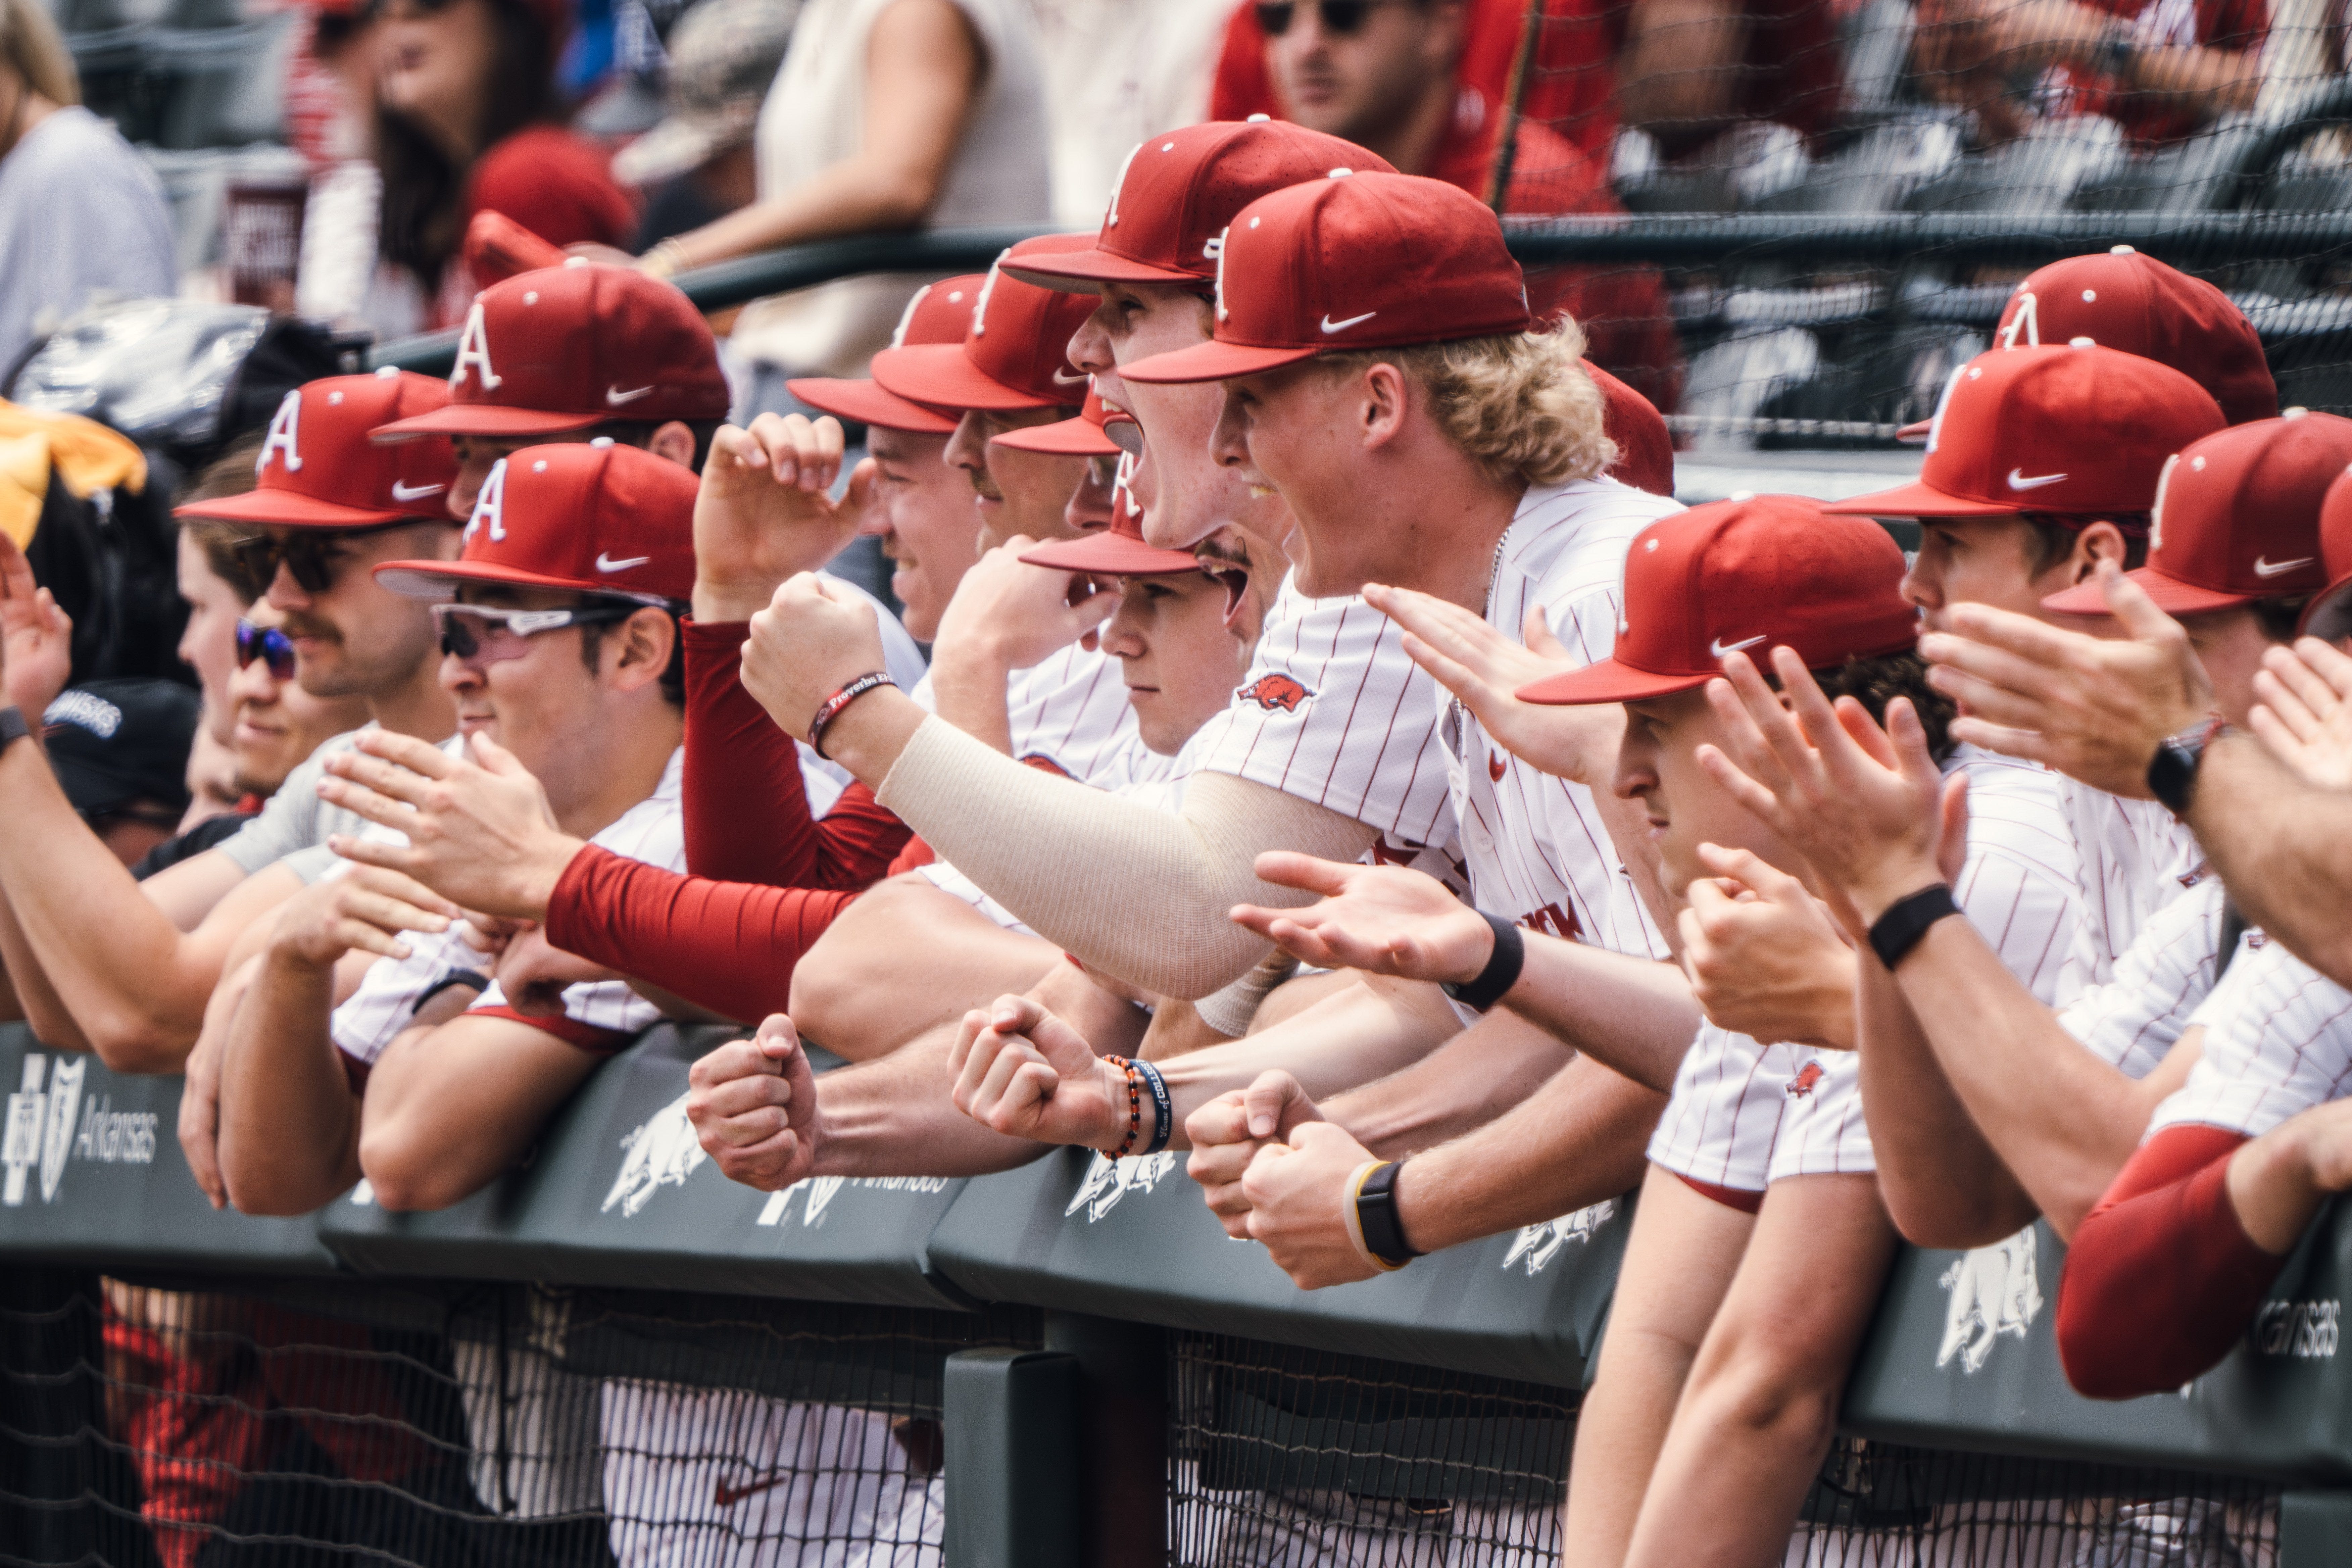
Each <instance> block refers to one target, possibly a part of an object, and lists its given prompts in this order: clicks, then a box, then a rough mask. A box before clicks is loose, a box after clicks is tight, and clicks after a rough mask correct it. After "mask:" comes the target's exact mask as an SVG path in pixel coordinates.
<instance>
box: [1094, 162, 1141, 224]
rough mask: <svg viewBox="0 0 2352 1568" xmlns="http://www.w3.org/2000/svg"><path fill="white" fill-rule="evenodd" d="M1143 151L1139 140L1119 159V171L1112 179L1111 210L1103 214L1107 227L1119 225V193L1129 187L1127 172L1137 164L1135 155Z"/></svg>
mask: <svg viewBox="0 0 2352 1568" xmlns="http://www.w3.org/2000/svg"><path fill="white" fill-rule="evenodd" d="M1142 151H1143V143H1142V142H1137V143H1136V144H1135V145H1134V146H1132V147H1129V149H1128V150H1127V156H1126V157H1124V158H1121V159H1120V160H1119V161H1118V174H1113V175H1112V176H1111V179H1110V210H1109V211H1108V212H1107V213H1105V214H1103V227H1105V228H1117V227H1118V193H1119V192H1121V191H1123V190H1125V189H1126V188H1127V172H1128V170H1129V169H1130V168H1133V167H1134V166H1135V155H1136V154H1137V153H1140V152H1142Z"/></svg>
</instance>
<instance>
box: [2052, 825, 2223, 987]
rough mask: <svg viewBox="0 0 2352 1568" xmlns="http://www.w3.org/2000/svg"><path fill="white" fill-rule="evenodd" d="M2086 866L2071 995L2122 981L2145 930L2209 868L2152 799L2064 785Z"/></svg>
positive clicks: (2191, 839)
mask: <svg viewBox="0 0 2352 1568" xmlns="http://www.w3.org/2000/svg"><path fill="white" fill-rule="evenodd" d="M2059 787H2060V790H2061V791H2062V793H2063V798H2064V800H2065V803H2066V818H2067V822H2068V824H2069V825H2070V826H2071V827H2072V829H2073V832H2074V849H2075V855H2076V858H2077V860H2078V861H2079V863H2080V865H2081V867H2082V873H2081V883H2082V892H2083V921H2082V924H2081V926H2080V927H2079V928H2078V929H2077V930H2076V931H2075V935H2074V946H2073V948H2072V950H2071V951H2070V952H2069V953H2068V955H2067V963H2068V967H2069V968H2070V970H2071V971H2072V973H2070V975H2069V976H2068V985H2069V988H2070V990H2071V991H2080V990H2081V989H2082V988H2083V987H2084V986H2086V985H2096V984H2102V983H2104V982H2105V981H2107V980H2110V979H2113V978H2114V976H2115V968H2116V959H2118V958H2120V957H2122V956H2123V953H2124V950H2125V949H2126V948H2128V947H2129V946H2131V944H2132V940H2133V938H2135V937H2137V935H2138V934H2139V928H2140V927H2141V926H2142V925H2144V924H2146V923H2147V921H2148V919H2149V918H2150V917H2151V916H2153V915H2154V914H2155V913H2156V911H2157V910H2160V909H2162V908H2163V907H2164V906H2165V905H2166V904H2168V903H2169V902H2171V901H2172V900H2174V899H2176V898H2178V897H2179V895H2180V893H2181V892H2182V890H2183V889H2186V888H2188V887H2189V884H2190V883H2191V882H2192V881H2194V880H2195V879H2196V876H2197V870H2198V868H2199V867H2200V866H2202V865H2203V864H2204V863H2205V852H2204V850H2203V849H2202V848H2200V847H2199V846H2198V843H2197V836H2196V835H2195V834H2193V833H2191V832H2189V828H2188V826H2186V825H2185V824H2183V823H2182V822H2181V821H2180V819H2179V818H2178V817H2176V816H2173V815H2172V813H2171V812H2169V811H2168V810H2166V809H2165V808H2164V807H2163V806H2162V805H2158V803H2157V802H2155V801H2152V800H2126V799H2124V798H2123V797H2122V796H2120V795H2109V794H2107V793H2106V792H2105V790H2099V789H2093V788H2092V787H2091V786H2090V785H2089V784H2083V783H2080V782H2078V781H2076V780H2074V779H2066V780H2064V781H2063V782H2062V783H2061V784H2060V786H2059Z"/></svg>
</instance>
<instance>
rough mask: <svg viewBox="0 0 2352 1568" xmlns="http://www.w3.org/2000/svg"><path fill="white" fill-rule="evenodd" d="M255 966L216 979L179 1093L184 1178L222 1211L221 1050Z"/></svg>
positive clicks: (240, 967)
mask: <svg viewBox="0 0 2352 1568" xmlns="http://www.w3.org/2000/svg"><path fill="white" fill-rule="evenodd" d="M260 963H261V960H260V958H259V956H258V955H257V956H255V957H253V958H249V959H247V960H246V962H245V963H241V964H239V965H238V966H237V967H236V969H235V970H234V971H232V972H231V973H228V974H226V975H224V976H222V977H221V983H220V984H219V985H218V986H216V987H215V989H214V991H213V994H212V1000H211V1001H209V1002H208V1003H206V1004H205V1026H204V1029H203V1031H202V1032H201V1033H199V1034H198V1035H197V1036H196V1043H195V1046H194V1048H193V1049H192V1050H190V1051H189V1052H188V1067H187V1079H186V1081H185V1083H184V1085H183V1086H182V1088H181V1089H180V1118H179V1133H180V1152H181V1153H183V1154H184V1155H185V1156H187V1161H188V1173H189V1174H190V1175H193V1176H194V1177H195V1179H196V1185H197V1186H198V1187H200V1188H202V1189H203V1190H204V1194H205V1197H207V1198H209V1199H211V1200H212V1205H213V1207H215V1208H216V1209H225V1208H226V1207H228V1183H227V1182H226V1180H224V1179H223V1177H222V1176H221V1168H220V1079H221V1048H222V1046H223V1044H224V1042H225V1041H226V1038H227V1035H228V1026H229V1020H230V1019H232V1018H234V1017H235V1016H236V1005H237V1004H238V1003H239V1002H240V1001H242V1000H244V997H245V994H246V991H247V989H248V988H249V987H250V986H251V985H252V984H253V975H254V972H255V970H257V968H258V967H259V966H260Z"/></svg>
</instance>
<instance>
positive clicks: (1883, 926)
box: [1870, 882, 1960, 970]
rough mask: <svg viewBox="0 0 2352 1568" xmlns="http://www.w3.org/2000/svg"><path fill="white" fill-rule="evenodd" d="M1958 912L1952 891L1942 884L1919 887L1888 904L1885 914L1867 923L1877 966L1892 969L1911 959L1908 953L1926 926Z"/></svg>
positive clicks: (1921, 935)
mask: <svg viewBox="0 0 2352 1568" xmlns="http://www.w3.org/2000/svg"><path fill="white" fill-rule="evenodd" d="M1959 912H1960V906H1959V905H1958V903H1957V902H1955V901H1954V900H1953V898H1952V889H1949V888H1948V887H1946V886H1945V885H1944V884H1943V883H1941V882H1938V883H1937V884H1936V885H1935V886H1934V887H1932V888H1922V889H1919V890H1918V891H1917V892H1916V893H1913V894H1912V895H1911V896H1910V897H1908V898H1906V899H1901V900H1896V901H1895V903H1893V904H1890V905H1888V906H1887V910H1886V912H1885V914H1883V915H1881V916H1879V917H1878V918H1877V919H1876V920H1874V921H1871V922H1870V950H1871V951H1872V952H1875V953H1876V954H1878V962H1879V963H1883V964H1885V965H1886V967H1887V968H1888V969H1889V970H1892V969H1893V968H1894V967H1895V965H1896V964H1898V963H1902V962H1903V961H1904V960H1905V959H1906V958H1907V957H1909V956H1910V953H1911V950H1912V949H1913V948H1915V947H1916V946H1918V945H1919V942H1920V939H1921V938H1923V937H1925V936H1926V935H1927V928H1928V927H1929V926H1932V925H1934V924H1935V923H1936V922H1937V921H1940V920H1943V919H1945V918H1947V917H1948V916H1951V915H1956V914H1958V913H1959Z"/></svg>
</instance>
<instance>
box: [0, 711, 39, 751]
mask: <svg viewBox="0 0 2352 1568" xmlns="http://www.w3.org/2000/svg"><path fill="white" fill-rule="evenodd" d="M32 732H33V726H32V723H31V721H28V720H27V719H26V717H25V710H23V709H22V708H19V707H17V706H16V704H15V703H13V702H11V703H10V704H8V706H7V707H5V708H0V752H5V751H6V750H7V749H8V748H9V747H11V746H13V745H15V744H16V742H19V741H21V740H23V739H24V738H25V737H26V736H27V735H29V734H31V733H32Z"/></svg>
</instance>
